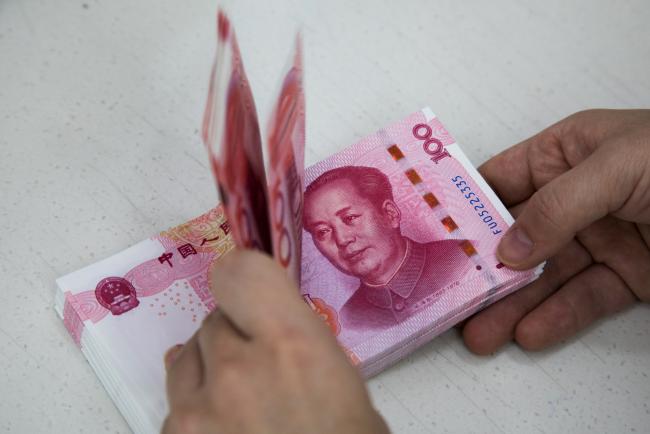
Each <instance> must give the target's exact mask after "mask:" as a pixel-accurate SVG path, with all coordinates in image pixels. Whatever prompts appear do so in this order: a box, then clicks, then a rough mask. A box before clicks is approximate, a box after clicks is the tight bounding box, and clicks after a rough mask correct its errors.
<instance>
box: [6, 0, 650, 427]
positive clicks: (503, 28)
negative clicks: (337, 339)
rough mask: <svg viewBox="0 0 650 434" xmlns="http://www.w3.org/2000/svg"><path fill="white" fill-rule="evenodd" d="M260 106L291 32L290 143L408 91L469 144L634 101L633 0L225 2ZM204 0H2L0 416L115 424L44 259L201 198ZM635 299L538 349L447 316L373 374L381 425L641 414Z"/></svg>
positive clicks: (105, 248)
mask: <svg viewBox="0 0 650 434" xmlns="http://www.w3.org/2000/svg"><path fill="white" fill-rule="evenodd" d="M232 3H233V4H231V7H230V10H231V15H232V16H233V18H234V20H235V24H236V27H237V31H238V33H239V37H240V42H241V46H242V50H243V53H244V60H245V64H246V67H247V70H248V73H249V78H250V80H251V83H252V86H253V89H254V92H255V95H256V98H257V103H258V110H259V112H260V114H261V118H262V120H263V122H264V120H265V119H266V115H267V114H268V111H269V107H270V103H271V101H272V97H273V95H274V94H275V92H276V91H277V87H278V80H279V74H280V70H281V68H282V66H283V65H284V64H285V62H286V58H287V54H288V53H289V49H290V45H291V41H292V35H293V32H294V30H295V29H296V27H297V25H298V23H302V30H303V33H304V36H305V49H306V56H307V58H306V69H307V74H308V75H307V84H306V87H307V98H308V103H307V104H308V131H307V132H308V150H307V163H313V162H315V161H317V160H318V159H321V158H323V157H325V156H327V155H329V154H330V153H333V152H335V151H337V150H339V149H341V148H342V147H344V146H345V145H347V144H349V143H353V142H354V141H356V140H358V139H359V138H361V137H363V136H364V135H365V134H367V133H370V132H373V131H375V130H376V129H377V128H379V127H381V126H383V125H385V124H387V123H389V122H392V121H394V120H397V119H399V118H401V117H403V116H405V115H406V114H409V113H411V112H413V111H415V110H417V109H419V108H421V107H423V106H425V105H430V106H431V107H432V108H433V110H434V111H435V112H436V113H437V114H438V115H439V116H440V117H441V119H442V120H443V122H445V123H446V125H447V127H448V128H449V129H450V131H451V132H452V133H453V134H454V135H455V136H456V138H457V139H458V140H459V142H460V143H461V144H463V146H464V149H465V151H466V152H467V153H468V155H469V157H470V159H472V160H473V161H474V162H475V163H480V162H482V161H484V160H485V159H487V158H488V157H489V156H491V155H493V154H495V153H496V152H498V151H499V150H501V149H503V148H505V147H507V146H509V145H510V144H513V143H515V142H517V141H519V140H521V139H524V138H526V137H527V136H529V135H531V134H533V133H535V132H536V131H538V130H539V129H541V128H543V127H545V126H546V125H548V124H550V123H552V122H554V121H556V120H558V119H559V118H561V117H563V116H565V115H568V114H570V113H572V112H574V111H577V110H580V109H583V108H588V107H638V106H646V107H647V106H648V104H649V102H650V31H649V30H648V22H650V3H648V1H647V0H638V1H609V2H608V1H604V0H599V1H565V0H552V1H544V2H539V1H532V0H528V1H511V2H507V1H492V2H484V1H463V2H459V1H453V0H448V1H401V2H391V1H381V2H380V1H376V2H371V1H363V2H362V1H329V2H324V1H306V2H300V1H297V0H295V1H273V2H271V1H258V2H254V1H236V2H232ZM214 11H215V3H214V2H213V1H211V0H201V1H198V0H195V1H181V0H155V1H154V0H146V1H145V0H139V1H135V0H111V1H108V0H76V1H63V0H57V1H53V0H50V1H46V0H41V1H38V0H0V432H11V433H30V434H31V433H45V432H55V433H59V432H60V433H74V432H92V433H102V432H111V433H124V432H128V427H127V426H126V425H125V423H124V421H123V420H122V418H121V417H120V415H119V413H118V412H117V411H116V409H115V407H114V406H113V404H112V402H111V401H110V399H109V398H108V396H107V395H106V393H105V392H104V390H103V388H102V386H101V385H100V384H99V382H98V380H97V379H96V378H95V375H94V374H93V372H92V370H91V369H90V367H89V366H88V364H87V363H86V362H85V360H84V358H83V357H82V355H81V353H80V352H79V351H78V349H77V348H76V347H75V346H74V345H73V343H72V340H71V339H70V338H69V337H68V336H67V333H66V331H65V329H64V328H63V326H62V324H61V323H60V321H59V320H58V319H57V317H56V315H55V313H54V310H53V309H52V307H51V306H52V299H53V294H54V279H55V278H56V277H58V276H60V275H62V274H65V273H68V272H70V271H73V270H76V269H78V268H80V267H82V266H84V265H87V264H89V263H92V262H94V261H96V260H99V259H101V258H104V257H106V256H108V255H110V254H112V253H115V252H118V251H120V250H122V249H123V248H125V247H126V246H129V245H131V244H134V243H136V242H137V241H140V240H142V239H144V238H147V237H148V236H150V235H152V234H154V233H156V232H158V231H159V230H161V229H164V228H167V227H169V226H171V225H175V224H178V223H180V222H183V221H185V220H187V219H189V218H190V217H193V216H196V215H198V214H200V213H201V212H203V211H205V210H206V209H208V208H209V207H211V206H213V205H214V203H215V201H216V193H215V188H214V186H213V184H212V180H211V178H210V173H209V171H208V168H207V165H206V156H205V153H204V150H203V148H202V144H201V141H200V138H199V134H198V129H199V125H200V120H201V113H202V110H203V104H204V96H205V93H206V85H207V76H208V70H209V67H210V63H211V60H212V56H213V49H214V39H215V37H214V34H215V32H214V20H213V16H214ZM649 375H650V309H649V308H648V306H637V307H635V308H633V309H631V310H629V311H627V312H625V313H624V314H622V315H619V316H618V317H616V318H614V319H610V320H608V321H605V322H601V323H599V324H598V325H596V326H594V327H592V328H591V329H589V330H588V331H587V332H585V333H582V334H580V335H579V336H578V337H577V338H576V339H574V340H572V341H570V342H567V343H566V344H565V345H562V346H558V347H557V348H553V349H552V350H550V351H546V352H542V353H534V354H530V353H525V352H522V351H521V350H519V349H518V348H517V347H516V346H514V345H511V346H508V347H507V348H506V349H505V350H503V351H501V352H499V353H498V354H496V355H494V356H492V357H484V358H482V357H475V356H473V355H472V354H470V353H469V352H468V351H467V350H466V349H465V348H464V347H463V345H462V342H461V340H460V338H459V336H458V334H457V332H456V331H450V332H448V333H446V334H445V335H443V336H442V337H440V338H438V339H436V340H435V341H434V342H432V343H431V344H429V345H427V346H426V347H424V348H423V349H422V350H420V351H418V352H417V353H416V354H414V355H413V356H412V357H410V358H408V359H407V360H405V361H404V362H402V363H400V364H399V365H397V366H395V367H393V368H391V369H390V370H388V371H387V372H385V373H383V374H382V375H380V376H378V377H377V378H375V379H373V380H371V381H370V382H369V387H370V389H371V393H372V396H373V399H374V401H375V403H376V405H377V406H378V407H379V409H380V410H381V412H382V413H383V414H384V416H385V417H386V418H387V419H388V421H389V423H390V425H391V427H392V428H393V429H394V431H395V432H399V433H416V432H432V433H433V432H477V433H520V432H549V433H558V432H602V433H606V432H608V433H613V432H616V433H623V432H635V431H636V432H648V429H649V428H648V427H649V426H650V408H649V406H650V378H649Z"/></svg>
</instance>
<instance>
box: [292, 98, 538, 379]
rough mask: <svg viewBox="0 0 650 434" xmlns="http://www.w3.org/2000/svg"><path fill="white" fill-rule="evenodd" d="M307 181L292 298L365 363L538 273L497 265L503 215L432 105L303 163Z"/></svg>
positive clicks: (456, 318)
mask: <svg viewBox="0 0 650 434" xmlns="http://www.w3.org/2000/svg"><path fill="white" fill-rule="evenodd" d="M305 184H306V190H305V195H304V213H303V224H304V233H303V260H302V283H301V292H302V294H303V297H304V298H305V300H306V301H307V302H308V303H309V304H310V305H311V306H312V308H314V309H315V310H316V311H317V312H319V313H320V314H321V316H323V317H325V318H326V319H327V322H328V324H329V325H330V327H331V329H332V331H333V332H334V333H335V334H336V335H337V337H338V339H339V342H340V343H341V345H342V346H343V347H344V348H346V350H347V351H348V352H349V353H350V354H351V356H352V358H353V360H358V361H359V362H360V363H361V365H362V368H363V366H364V365H369V364H372V363H377V360H380V359H382V358H385V357H387V356H388V355H389V354H391V353H395V351H398V350H399V351H401V352H402V354H405V353H406V352H408V351H411V350H413V349H414V348H413V345H407V344H409V343H410V342H414V341H416V340H417V341H418V345H419V344H421V343H423V342H422V339H421V337H422V336H424V335H426V336H427V339H430V338H431V337H433V335H435V334H437V333H440V332H441V331H443V329H444V328H445V327H446V328H448V327H450V326H451V325H453V323H454V322H457V321H460V319H462V318H461V316H463V315H464V316H467V315H469V313H471V312H472V311H475V310H477V309H479V308H481V307H484V306H486V305H487V304H489V303H491V302H493V301H494V300H496V298H497V297H500V296H503V291H499V290H500V289H501V288H502V287H504V285H507V286H508V287H509V288H514V287H515V286H514V285H515V283H520V282H523V281H527V280H531V279H532V278H533V277H534V275H535V272H532V271H531V272H525V273H522V272H515V271H512V270H509V269H507V268H505V267H503V266H502V264H500V263H499V261H498V260H497V258H496V256H495V251H496V247H497V244H498V242H499V240H500V238H501V236H502V235H503V233H504V232H505V231H506V229H507V228H508V226H509V224H510V223H511V222H512V218H511V217H510V215H509V214H508V212H507V211H506V210H505V208H504V207H503V205H502V204H501V203H500V202H499V200H498V199H497V198H496V196H495V195H494V193H493V192H492V191H491V190H490V189H489V187H488V186H487V184H486V183H485V181H483V179H482V178H481V177H480V175H478V173H477V172H476V170H475V169H474V168H473V166H472V165H471V163H469V161H468V160H467V158H466V157H465V155H464V154H463V153H462V151H461V150H460V148H459V147H458V145H457V144H456V143H455V140H454V139H453V137H452V136H451V135H450V134H449V132H448V131H447V130H446V129H445V128H444V126H443V125H442V123H441V122H440V121H439V120H438V119H437V118H436V117H435V116H434V115H433V113H431V112H430V111H429V110H423V111H421V112H417V113H415V114H413V115H411V116H409V117H408V118H406V119H404V120H402V121H400V122H398V123H396V124H394V125H391V126H390V127H388V128H384V129H382V130H380V131H379V132H377V133H375V134H373V135H371V136H369V137H367V138H365V139H363V140H361V141H360V142H358V143H356V144H354V145H352V146H350V147H349V148H347V149H345V150H343V151H341V152H339V153H337V154H335V155H333V156H331V157H329V158H327V159H325V160H323V161H321V162H319V163H317V164H315V165H313V166H311V167H309V168H308V169H306V173H305Z"/></svg>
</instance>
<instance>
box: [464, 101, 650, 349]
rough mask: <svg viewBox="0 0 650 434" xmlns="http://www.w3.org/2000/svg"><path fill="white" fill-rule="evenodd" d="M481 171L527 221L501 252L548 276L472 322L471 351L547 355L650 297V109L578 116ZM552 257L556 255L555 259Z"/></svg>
mask: <svg viewBox="0 0 650 434" xmlns="http://www.w3.org/2000/svg"><path fill="white" fill-rule="evenodd" d="M479 171H480V172H481V173H482V175H483V176H484V177H485V179H486V180H487V181H488V183H489V184H491V185H492V186H493V187H494V189H495V190H496V192H497V193H498V194H499V196H500V197H501V199H502V200H503V201H504V203H505V204H506V205H507V206H509V207H512V208H511V211H512V212H513V214H515V215H518V217H517V219H516V221H515V223H514V225H513V226H512V227H511V228H510V230H509V231H508V232H507V234H506V235H505V236H504V238H503V240H502V241H501V244H500V245H499V248H498V253H497V255H498V257H499V260H501V261H502V262H503V263H504V264H506V265H507V266H509V267H511V268H513V269H517V270H524V269H528V268H532V267H534V266H535V265H537V264H539V263H541V262H542V261H544V260H545V259H548V262H547V264H546V268H545V270H544V273H543V274H542V275H541V277H540V278H539V279H538V280H537V281H535V282H533V283H531V284H530V285H528V286H526V287H525V288H523V289H521V290H519V291H517V292H515V293H513V294H511V295H510V296H508V297H506V298H504V299H503V300H501V301H500V302H498V303H495V304H494V305H492V306H490V307H489V308H487V309H486V310H484V311H482V312H480V313H479V314H477V315H476V316H474V317H473V318H471V319H470V320H469V321H468V322H467V323H466V325H465V327H464V329H463V336H464V339H465V343H466V345H467V346H468V347H469V348H470V350H472V351H473V352H475V353H478V354H488V353H491V352H493V351H495V350H497V349H498V348H499V347H501V346H502V345H504V344H505V343H506V342H508V341H510V340H511V339H513V338H514V339H515V341H516V342H517V343H518V344H519V345H520V346H521V347H523V348H525V349H528V350H539V349H543V348H546V347H548V346H550V345H553V344H555V343H557V342H559V341H561V340H563V339H565V338H568V337H570V336H572V335H574V334H575V333H577V332H578V331H580V330H581V329H583V328H585V327H587V326H588V325H589V324H591V323H593V322H594V321H596V320H597V319H599V318H601V317H604V316H607V315H610V314H613V313H615V312H617V311H620V310H622V309H624V308H625V307H627V306H629V305H631V304H633V303H634V302H635V301H637V300H641V301H645V302H648V301H650V247H649V246H650V225H649V223H650V110H589V111H585V112H580V113H576V114H574V115H572V116H569V117H568V118H566V119H564V120H562V121H560V122H558V123H557V124H555V125H552V126H551V127H549V128H547V129H545V130H544V131H542V132H541V133H539V134H537V135H535V136H533V137H531V138H530V139H528V140H525V141H523V142H522V143H520V144H518V145H516V146H514V147H512V148H510V149H508V150H506V151H504V152H502V153H501V154H499V155H497V156H496V157H494V158H492V159H491V160H489V161H487V162H486V163H485V164H484V165H483V166H481V168H480V169H479ZM549 258H550V259H549Z"/></svg>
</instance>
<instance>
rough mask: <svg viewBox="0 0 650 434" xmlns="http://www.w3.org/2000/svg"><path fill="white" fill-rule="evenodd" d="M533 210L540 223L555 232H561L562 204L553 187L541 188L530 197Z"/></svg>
mask: <svg viewBox="0 0 650 434" xmlns="http://www.w3.org/2000/svg"><path fill="white" fill-rule="evenodd" d="M531 202H532V203H531V205H532V208H533V211H534V212H535V213H536V214H537V216H538V218H540V219H541V223H542V224H544V225H545V226H546V227H547V228H548V229H551V230H553V231H555V232H562V216H563V214H564V212H563V205H562V200H561V199H560V195H559V193H558V192H557V191H556V190H555V189H542V190H539V191H538V192H537V193H535V194H534V195H533V197H532V198H531Z"/></svg>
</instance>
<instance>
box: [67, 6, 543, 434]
mask: <svg viewBox="0 0 650 434" xmlns="http://www.w3.org/2000/svg"><path fill="white" fill-rule="evenodd" d="M217 33H218V45H217V47H218V48H217V55H216V60H215V64H214V66H213V70H212V74H211V80H210V90H209V94H208V98H207V104H206V110H205V117H204V123H203V139H204V141H205V144H206V147H207V150H208V156H209V159H210V165H211V168H212V169H213V171H214V174H215V179H216V182H217V186H218V189H219V192H220V195H221V199H222V205H219V206H216V207H215V208H214V209H211V210H209V211H207V212H206V213H205V214H203V215H201V216H198V217H197V218H194V219H192V220H190V221H188V222H185V223H182V224H180V225H179V226H176V227H174V228H172V229H169V230H167V231H164V232H161V233H159V234H158V235H155V236H153V237H152V238H150V239H147V240H145V241H142V242H141V243H139V244H136V245H134V246H132V247H130V248H128V249H126V250H124V251H123V252H121V253H118V254H116V255H114V256H112V257H110V258H108V259H105V260H103V261H100V262H98V263H96V264H93V265H90V266H88V267H86V268H83V269H81V270H78V271H76V272H73V273H71V274H68V275H66V276H63V277H61V278H59V279H58V280H57V282H56V283H57V286H58V290H57V294H56V302H55V306H56V310H57V312H58V314H59V315H60V316H61V318H62V320H63V322H64V324H65V326H66V328H67V329H68V331H69V332H70V335H71V336H72V338H73V340H74V342H75V343H76V344H77V345H78V346H79V347H80V349H81V351H82V352H83V354H84V355H85V356H86V358H87V359H88V361H89V363H90V364H91V366H92V367H93V369H94V370H95V372H96V373H97V376H98V377H99V379H100V380H101V382H102V384H103V385H104V387H105V388H106V390H107V391H108V393H109V394H110V396H111V398H112V399H113V401H114V402H115V404H116V405H117V407H118V408H119V410H120V411H121V412H122V414H123V415H124V417H125V419H126V421H127V422H128V424H129V425H130V426H131V428H132V429H133V431H134V432H136V433H155V432H159V430H160V427H161V425H162V422H163V420H164V417H165V415H166V413H167V403H166V397H165V371H164V366H163V356H164V354H165V352H166V351H167V349H169V348H170V347H172V346H173V345H175V344H178V343H183V342H185V341H186V340H187V339H188V338H189V337H190V336H191V335H192V334H193V333H194V332H195V331H196V330H197V329H198V328H199V326H200V325H201V321H202V320H203V318H204V317H205V316H206V315H207V314H208V313H209V312H211V311H212V310H214V309H218V300H215V299H214V298H213V297H212V294H211V293H210V289H209V287H208V279H207V273H208V269H209V267H210V264H211V263H212V262H213V261H217V260H219V258H220V257H221V256H223V255H225V254H227V253H228V251H229V250H231V249H232V248H234V247H240V248H255V249H260V250H262V251H265V252H267V253H268V254H269V255H272V256H273V257H274V258H275V259H276V260H277V262H278V263H279V264H280V266H282V267H283V268H284V269H285V270H286V272H287V273H288V274H289V275H290V276H291V277H292V278H293V279H294V280H295V282H296V284H297V287H299V288H300V296H301V297H302V298H303V299H304V301H305V303H306V304H307V305H308V306H309V307H310V308H311V309H313V311H314V312H315V314H316V315H318V316H319V317H320V318H322V320H323V321H325V322H326V324H327V325H328V326H329V328H330V329H331V331H332V333H333V334H334V335H336V337H337V339H338V341H339V343H340V345H341V348H342V350H343V351H345V353H346V354H347V355H348V357H349V359H350V361H351V363H353V364H355V365H356V366H357V367H358V369H359V370H360V372H361V373H362V374H363V375H364V376H366V377H368V376H372V375H375V374H377V373H379V372H380V371H382V370H384V369H386V368H387V367H388V366H389V365H391V364H393V363H395V362H396V361H398V360H400V359H401V358H403V357H405V356H406V355H408V354H409V353H410V352H412V351H413V350H414V349H416V348H417V347H419V346H421V345H422V344H424V343H426V342H427V341H429V340H431V339H432V338H433V337H435V336H436V335H438V334H440V333H442V332H443V331H445V330H447V329H448V328H450V327H452V326H453V325H454V324H456V323H458V322H460V321H462V320H463V319H465V318H467V317H468V316H469V315H471V314H473V313H474V312H476V311H478V310H480V309H482V308H484V307H486V306H487V305H489V304H491V303H493V302H494V301H496V300H498V299H500V298H502V297H503V296H505V295H507V294H509V293H511V292H512V291H514V290H516V289H518V288H520V287H521V286H523V285H526V284H527V283H529V282H531V281H532V280H534V279H535V278H536V277H537V276H538V275H539V273H540V272H541V267H540V268H538V269H535V270H530V271H526V272H518V271H512V270H510V269H508V268H506V267H504V266H503V265H502V264H500V263H499V261H498V259H497V258H496V256H495V251H496V247H497V245H498V243H499V240H500V238H501V237H502V236H503V234H504V233H505V231H506V230H507V228H508V227H509V225H510V224H512V221H513V220H512V217H511V216H510V214H509V213H508V211H507V210H506V208H505V207H504V206H503V204H502V203H501V202H500V201H499V199H498V197H497V196H496V195H495V194H494V192H493V191H492V190H491V189H490V187H489V186H488V185H487V184H486V182H485V181H484V180H483V179H482V178H481V176H480V175H479V173H478V172H477V171H476V170H475V169H474V167H473V166H472V164H471V163H470V162H469V160H468V159H467V157H466V156H465V154H464V153H463V151H462V150H461V148H460V146H459V145H458V143H456V141H455V140H454V138H453V137H452V136H451V134H450V133H449V132H448V131H447V130H446V129H445V127H444V126H443V124H442V123H441V122H440V120H439V119H438V118H437V117H436V116H435V115H434V114H433V112H432V111H431V110H429V109H423V110H421V111H418V112H416V113H413V114H411V115H409V116H408V117H406V118H405V119H403V120H401V121H399V122H396V123H395V124H393V125H390V126H387V127H385V128H382V129H381V130H379V131H378V132H376V133H374V134H372V135H370V136H368V137H366V138H364V139H363V140H361V141H359V142H357V143H355V144H353V145H352V146H349V147H348V148H346V149H344V150H342V151H340V152H339V153H337V154H335V155H332V156H331V157H329V158H327V159H325V160H323V161H321V162H319V163H316V164H315V165H313V166H311V167H308V168H306V169H305V168H304V164H303V161H304V146H305V104H304V92H303V87H302V55H301V47H300V39H299V38H297V43H296V48H295V52H294V54H293V56H292V59H291V61H290V62H289V66H288V68H287V71H286V74H285V75H284V81H283V83H282V86H281V90H280V93H279V97H278V99H277V103H276V106H275V108H274V110H273V114H272V116H271V119H270V121H269V124H268V127H267V134H266V136H265V140H263V139H262V135H261V133H260V128H259V123H258V120H257V115H256V111H255V105H254V101H253V95H252V93H251V91H250V87H249V85H248V81H247V79H246V74H245V71H244V68H243V62H242V58H241V55H240V52H239V48H238V46H237V42H236V39H235V34H234V31H233V29H232V25H231V24H230V22H229V21H228V19H227V18H226V16H225V15H223V14H221V13H220V14H219V17H218V32H217ZM263 141H264V142H266V148H267V152H268V157H269V158H268V163H269V164H268V167H267V168H266V169H265V167H264V162H263V158H262V142H263ZM213 284H216V285H218V284H219V282H218V281H217V282H213Z"/></svg>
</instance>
